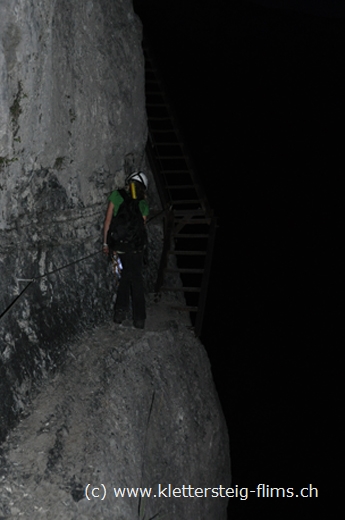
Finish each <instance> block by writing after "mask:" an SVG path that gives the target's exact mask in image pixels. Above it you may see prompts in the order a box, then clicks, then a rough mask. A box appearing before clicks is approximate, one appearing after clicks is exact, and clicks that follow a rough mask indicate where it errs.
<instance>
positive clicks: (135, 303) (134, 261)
mask: <svg viewBox="0 0 345 520" xmlns="http://www.w3.org/2000/svg"><path fill="white" fill-rule="evenodd" d="M119 256H120V258H121V262H122V267H123V269H122V272H121V278H120V283H119V288H118V290H117V298H116V304H115V317H119V318H120V319H121V318H123V316H124V315H125V314H126V313H127V312H128V311H129V303H130V295H131V296H132V310H133V320H134V321H141V320H145V318H146V310H145V296H144V281H143V271H142V269H143V253H142V252H141V253H120V255H119Z"/></svg>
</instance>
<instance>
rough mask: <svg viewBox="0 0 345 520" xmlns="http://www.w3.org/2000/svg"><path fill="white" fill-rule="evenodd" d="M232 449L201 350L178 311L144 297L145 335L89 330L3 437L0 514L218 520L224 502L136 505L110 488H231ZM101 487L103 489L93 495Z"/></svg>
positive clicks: (66, 519)
mask: <svg viewBox="0 0 345 520" xmlns="http://www.w3.org/2000/svg"><path fill="white" fill-rule="evenodd" d="M228 450H229V447H228V437H227V433H226V425H225V421H224V417H223V413H222V411H221V407H220V404H219V401H218V397H217V394H216V392H215V389H214V385H213V381H212V375H211V370H210V365H209V361H208V358H207V355H206V352H205V350H204V348H203V346H202V345H201V344H200V342H199V341H198V340H197V339H195V338H194V336H193V335H192V333H191V331H190V330H189V329H188V327H187V323H183V320H182V319H181V316H179V315H178V313H172V311H171V309H170V308H169V307H168V306H167V305H166V304H165V303H163V302H161V303H160V304H154V303H151V304H150V305H149V308H148V320H147V328H146V330H145V331H138V330H135V329H133V328H128V329H127V328H125V327H122V326H115V325H113V324H110V325H109V324H106V325H104V326H102V327H99V328H97V329H95V330H93V331H90V332H89V333H86V334H85V335H84V336H83V337H81V338H80V339H79V340H78V342H76V343H74V344H71V345H70V346H69V350H68V357H67V359H66V362H65V364H64V366H63V369H62V371H61V372H59V373H57V374H56V375H55V376H54V377H47V378H46V379H45V380H44V381H43V382H42V387H41V389H40V393H39V395H38V396H37V397H36V398H35V399H34V400H33V402H32V404H31V406H30V408H29V412H28V414H27V416H26V417H25V418H23V419H22V420H21V422H20V424H19V425H18V426H17V427H16V428H15V429H14V430H13V431H12V432H11V434H10V435H9V437H8V439H7V441H6V442H5V443H4V445H3V453H2V461H1V462H2V464H1V467H2V470H1V476H0V496H1V501H0V516H1V517H2V518H33V519H40V518H45V519H52V520H53V519H54V520H56V519H63V520H69V519H78V520H80V519H87V518H90V519H91V518H92V519H94V518H102V519H106V518H109V519H114V518H116V519H117V520H133V519H135V518H138V519H141V520H144V519H146V520H148V519H151V518H167V519H171V520H173V519H176V518H180V519H186V520H187V519H195V520H208V519H215V520H216V519H225V518H226V506H227V499H226V498H211V497H210V498H207V499H206V498H189V497H188V498H187V497H185V498H184V497H179V498H164V497H163V496H161V498H145V499H143V500H142V501H141V503H140V501H139V499H138V498H134V497H131V498H128V497H127V498H115V497H114V492H113V488H114V487H115V488H119V487H121V488H124V487H128V488H132V487H133V488H137V487H146V488H149V487H151V488H152V494H157V493H158V485H159V484H160V485H161V486H162V488H163V489H164V488H166V487H167V486H168V484H171V485H172V487H173V488H182V486H183V485H185V486H192V487H193V488H202V489H204V488H216V487H218V486H219V485H223V486H225V487H228V486H229V485H230V474H229V451H228ZM88 484H90V487H89V488H88V495H89V497H90V498H91V500H87V498H86V497H85V488H86V486H87V485H88ZM102 484H103V485H104V486H105V488H106V497H105V498H104V500H100V499H92V494H91V489H92V487H98V488H100V491H101V492H102V495H103V487H102ZM165 493H167V491H165ZM95 494H98V491H97V492H96V493H95ZM209 494H210V491H209ZM158 513H159V514H158ZM157 514H158V516H154V515H157Z"/></svg>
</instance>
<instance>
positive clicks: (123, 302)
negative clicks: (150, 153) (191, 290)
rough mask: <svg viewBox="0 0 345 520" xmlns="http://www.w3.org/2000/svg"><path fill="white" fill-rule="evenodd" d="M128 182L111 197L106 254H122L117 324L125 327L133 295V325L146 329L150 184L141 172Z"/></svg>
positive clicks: (116, 306) (106, 231) (115, 313)
mask: <svg viewBox="0 0 345 520" xmlns="http://www.w3.org/2000/svg"><path fill="white" fill-rule="evenodd" d="M125 183H126V186H125V188H124V189H123V190H115V191H113V192H112V193H111V195H110V196H109V198H108V201H109V205H108V209H107V212H106V216H105V220H104V228H103V252H104V253H105V254H107V255H113V254H115V255H116V254H117V255H119V257H120V260H121V263H122V272H121V277H120V282H119V286H118V291H117V297H116V303H115V312H114V322H115V323H118V324H121V323H122V322H123V321H124V320H126V319H127V318H128V317H129V313H130V296H131V297H132V316H133V325H134V327H136V328H139V329H143V328H144V326H145V319H146V308H145V296H144V283H143V274H142V268H143V255H144V249H145V247H146V244H147V236H146V229H145V224H146V219H147V216H148V213H149V206H148V203H147V200H146V189H147V186H148V181H147V177H146V175H145V174H144V173H143V172H141V171H139V172H134V173H132V174H131V175H129V176H128V177H127V178H126V181H125Z"/></svg>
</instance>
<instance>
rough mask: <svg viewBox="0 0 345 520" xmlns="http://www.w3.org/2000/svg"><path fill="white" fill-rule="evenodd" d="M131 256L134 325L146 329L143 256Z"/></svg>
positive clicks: (140, 254) (137, 254)
mask: <svg viewBox="0 0 345 520" xmlns="http://www.w3.org/2000/svg"><path fill="white" fill-rule="evenodd" d="M131 256H132V258H131V261H132V266H131V267H132V269H131V271H132V279H131V288H132V306H133V324H134V326H135V327H137V328H144V326H145V319H146V305H145V295H144V280H143V254H142V253H133V255H131Z"/></svg>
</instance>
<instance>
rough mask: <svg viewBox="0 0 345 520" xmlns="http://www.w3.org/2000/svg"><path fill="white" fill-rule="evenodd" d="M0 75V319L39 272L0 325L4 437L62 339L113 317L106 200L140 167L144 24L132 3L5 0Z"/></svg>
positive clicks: (0, 16)
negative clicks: (104, 234) (105, 253)
mask: <svg viewBox="0 0 345 520" xmlns="http://www.w3.org/2000/svg"><path fill="white" fill-rule="evenodd" d="M0 71H1V81H0V314H1V313H3V312H4V311H5V309H6V308H7V307H8V306H9V305H10V304H11V302H12V301H13V300H14V299H15V298H16V296H17V295H18V294H19V293H20V292H21V291H22V290H23V289H25V287H26V286H27V285H28V282H21V281H18V279H31V278H33V277H41V278H39V279H38V280H37V281H36V282H35V283H33V284H31V286H30V287H29V288H28V289H27V290H26V292H25V298H24V297H21V298H20V299H19V300H18V302H17V303H16V304H15V305H14V306H13V307H12V308H11V310H10V312H8V313H6V314H5V315H3V316H2V317H1V320H0V334H1V339H2V341H1V350H0V398H1V400H0V439H1V438H3V437H4V434H5V432H6V428H7V425H8V424H10V423H11V422H12V420H13V418H14V416H15V415H16V414H17V412H18V411H20V410H21V409H23V407H24V401H25V396H26V395H27V393H28V391H29V390H30V386H31V384H32V381H34V380H35V379H37V378H39V377H40V376H41V374H42V372H44V371H45V370H49V369H50V368H52V367H53V366H55V365H57V364H58V362H59V359H60V356H61V354H62V350H63V347H61V345H63V342H64V341H65V340H66V338H68V337H70V335H71V334H74V333H75V332H76V331H77V330H79V329H80V327H82V326H85V324H86V323H87V324H92V323H97V322H99V321H101V320H103V319H104V316H107V315H109V308H110V298H109V289H110V285H111V283H110V282H109V276H108V275H109V273H108V266H107V262H106V261H105V260H104V258H102V255H101V254H100V250H101V246H102V236H101V228H102V225H103V219H104V214H105V210H106V204H107V202H106V199H107V195H108V194H109V193H110V192H111V191H112V189H114V187H115V184H116V181H115V179H118V178H119V179H121V177H123V175H124V173H125V170H126V169H127V170H128V169H131V171H132V169H134V168H140V167H144V166H145V164H144V163H143V157H144V150H145V143H146V137H147V129H146V116H145V94H144V61H143V54H142V49H141V24H140V21H139V20H138V18H137V17H136V16H135V14H134V12H133V8H132V3H131V1H130V0H95V1H92V0H88V1H86V0H75V1H73V2H70V1H68V0H39V1H37V0H26V1H25V2H23V1H22V0H3V1H1V5H0ZM88 255H92V256H90V257H89V258H87V259H86V260H85V261H82V262H80V263H76V264H73V265H72V266H71V267H68V268H66V269H63V270H59V271H57V272H56V273H55V274H52V275H49V276H45V275H46V273H49V272H52V271H54V270H56V269H58V268H60V267H62V266H65V265H67V264H70V263H71V262H74V261H75V260H77V259H79V258H83V257H86V256H88ZM152 278H153V276H152V275H150V279H152ZM9 388H11V392H9Z"/></svg>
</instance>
